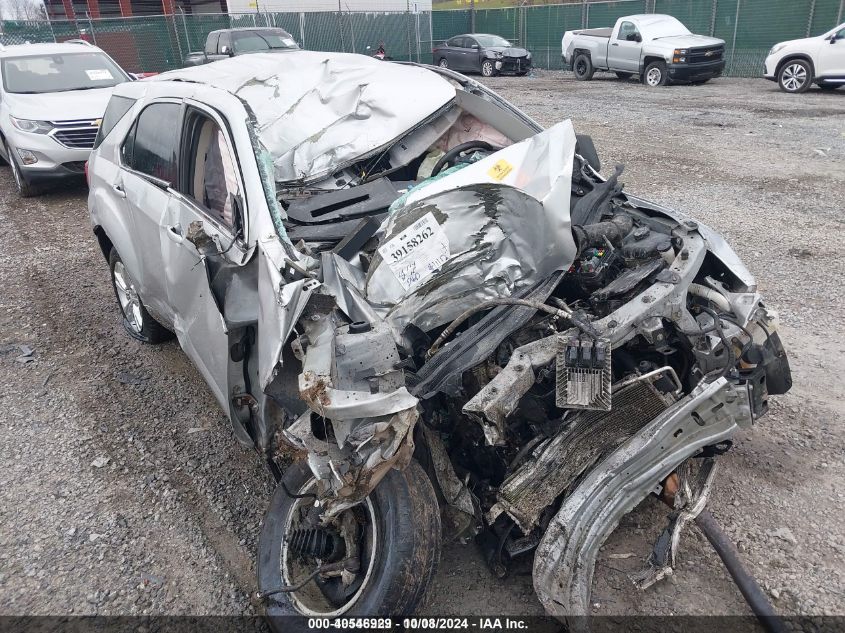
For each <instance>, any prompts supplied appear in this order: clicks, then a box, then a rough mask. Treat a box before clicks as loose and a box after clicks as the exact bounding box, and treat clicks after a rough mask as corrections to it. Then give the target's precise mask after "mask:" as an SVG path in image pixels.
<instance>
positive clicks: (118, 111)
mask: <svg viewBox="0 0 845 633" xmlns="http://www.w3.org/2000/svg"><path fill="white" fill-rule="evenodd" d="M133 105H135V99H130V98H129V97H119V96H117V95H114V96H112V98H111V99H110V100H109V105H108V106H107V107H106V113H105V114H104V115H103V119H102V121H100V129H98V130H97V138H96V139H95V140H94V149H97V148H98V147H99V146H100V143H102V142H103V139H105V138H106V137H107V136H108V135H109V132H111V131H112V129H114V126H115V125H117V123H118V121H120V120H121V119H122V118H123V116H124V115H125V114H126V113H127V112H129V110H131V109H132V106H133Z"/></svg>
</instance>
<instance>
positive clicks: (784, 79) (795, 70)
mask: <svg viewBox="0 0 845 633" xmlns="http://www.w3.org/2000/svg"><path fill="white" fill-rule="evenodd" d="M812 83H813V71H812V69H811V68H810V64H808V63H807V62H806V61H804V60H803V59H794V60H792V61H789V62H786V63H785V64H784V65H783V68H781V69H780V72H779V73H778V85H779V86H780V89H781V90H783V91H784V92H789V93H792V94H798V93H801V92H807V91H808V90H809V89H810V84H812Z"/></svg>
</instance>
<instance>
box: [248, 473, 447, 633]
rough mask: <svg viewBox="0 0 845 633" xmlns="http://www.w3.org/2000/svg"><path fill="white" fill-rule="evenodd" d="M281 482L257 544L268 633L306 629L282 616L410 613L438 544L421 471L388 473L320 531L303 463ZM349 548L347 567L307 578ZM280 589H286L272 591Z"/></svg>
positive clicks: (435, 514) (430, 492)
mask: <svg viewBox="0 0 845 633" xmlns="http://www.w3.org/2000/svg"><path fill="white" fill-rule="evenodd" d="M282 482H283V483H284V486H282V485H279V487H278V488H277V489H276V492H275V493H274V494H273V498H272V500H271V501H270V507H269V508H268V510H267V514H266V516H265V518H264V526H263V527H262V529H261V536H260V537H259V539H258V589H259V592H262V593H267V594H270V593H272V592H274V591H275V593H272V595H266V596H262V599H263V601H264V612H265V615H266V616H267V618H268V621H269V624H270V628H271V629H273V630H274V631H275V632H276V633H281V632H284V633H292V632H299V631H303V632H304V631H307V630H308V629H307V628H306V621H305V620H298V619H293V618H289V617H284V616H290V615H300V616H302V615H306V616H309V617H319V618H326V619H330V618H336V617H343V618H349V617H362V616H365V617H378V616H403V615H410V614H411V613H412V612H413V611H414V609H415V608H416V607H417V605H418V604H419V603H420V601H421V600H422V598H423V596H424V593H425V590H426V589H427V587H428V585H429V584H430V582H431V579H432V578H433V576H434V572H435V570H436V567H437V563H438V561H439V559H440V547H441V541H440V538H441V537H440V534H441V532H440V529H441V528H440V509H439V506H438V503H437V496H436V494H435V492H434V487H433V486H432V484H431V480H430V479H429V478H428V475H427V474H426V473H425V471H424V470H423V468H422V466H420V465H419V464H418V463H417V462H416V461H414V460H412V461H411V463H410V464H409V465H408V467H407V468H405V470H402V471H400V470H395V469H391V470H389V471H388V473H387V474H386V475H385V476H384V479H382V480H381V481H380V482H379V484H378V485H377V486H376V488H375V490H373V492H372V493H370V495H369V496H368V497H367V498H366V499H365V500H364V501H363V502H362V503H360V504H358V505H356V506H353V507H352V508H349V509H348V510H344V511H343V512H341V513H340V515H339V516H338V517H337V518H336V519H335V520H334V521H333V522H332V523H330V524H329V525H327V526H324V525H321V524H320V523H319V515H318V513H317V512H316V508H315V507H314V499H315V498H314V496H313V494H312V493H313V492H314V491H316V480H315V479H314V476H313V474H312V473H311V469H310V468H309V467H308V465H307V464H306V463H304V462H297V463H294V464H293V465H291V466H290V467H289V468H288V469H287V470H286V471H285V474H284V477H283V478H282ZM285 487H286V488H287V491H291V492H292V493H293V494H294V495H295V497H291V496H288V493H287V491H286V490H285ZM338 524H339V525H340V528H341V529H340V530H339V529H338V527H337V525H338ZM350 546H351V547H353V548H354V549H355V550H357V551H356V552H355V554H352V556H354V559H355V564H353V565H349V566H348V567H347V570H348V571H346V572H344V575H343V576H339V575H338V574H337V573H335V574H331V573H323V574H320V573H317V574H314V571H315V570H316V569H319V567H323V566H325V565H326V564H327V563H330V561H332V560H334V561H336V562H341V563H342V562H344V561H347V560H349V559H350V552H349V548H350ZM318 550H319V551H318ZM311 574H314V578H313V579H311V580H308V582H304V580H305V579H308V577H309V575H311ZM344 581H346V582H344ZM300 585H301V586H300ZM283 588H284V589H288V588H293V590H292V591H291V590H286V591H278V589H283Z"/></svg>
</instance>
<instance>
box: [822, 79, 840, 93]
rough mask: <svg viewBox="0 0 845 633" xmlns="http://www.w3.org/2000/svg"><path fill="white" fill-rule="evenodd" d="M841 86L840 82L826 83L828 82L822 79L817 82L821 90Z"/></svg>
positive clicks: (834, 88)
mask: <svg viewBox="0 0 845 633" xmlns="http://www.w3.org/2000/svg"><path fill="white" fill-rule="evenodd" d="M841 86H842V84H828V83H825V82H823V81H822V82H820V83H819V88H821V89H822V90H828V91H830V90H836V89H837V88H840V87H841Z"/></svg>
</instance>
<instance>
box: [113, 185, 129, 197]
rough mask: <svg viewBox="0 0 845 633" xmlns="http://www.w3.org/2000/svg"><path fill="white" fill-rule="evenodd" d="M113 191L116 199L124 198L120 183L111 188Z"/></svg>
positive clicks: (124, 193) (124, 194)
mask: <svg viewBox="0 0 845 633" xmlns="http://www.w3.org/2000/svg"><path fill="white" fill-rule="evenodd" d="M111 188H112V189H114V192H115V194H117V197H118V198H125V197H126V192H125V191H124V190H123V186H122V185H121V184H120V183H115V184H113V185H112V186H111Z"/></svg>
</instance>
